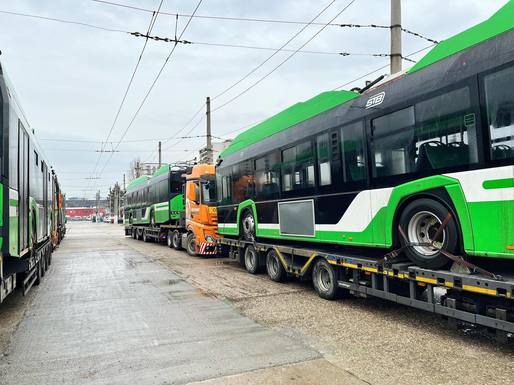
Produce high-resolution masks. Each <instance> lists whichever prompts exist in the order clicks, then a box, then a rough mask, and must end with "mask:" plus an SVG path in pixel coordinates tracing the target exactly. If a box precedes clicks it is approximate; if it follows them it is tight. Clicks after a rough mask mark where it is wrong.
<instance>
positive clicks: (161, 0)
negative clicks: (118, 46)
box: [91, 0, 164, 177]
mask: <svg viewBox="0 0 514 385" xmlns="http://www.w3.org/2000/svg"><path fill="white" fill-rule="evenodd" d="M163 2H164V0H160V2H159V6H158V8H157V11H156V12H153V13H152V17H151V19H150V24H149V26H148V34H150V33H152V31H153V28H154V26H155V22H156V21H157V17H158V16H159V12H160V10H161V7H162V4H163ZM147 45H148V39H146V40H145V43H144V44H143V47H142V49H141V52H140V53H139V57H138V59H137V62H136V65H135V67H134V69H133V71H132V75H131V76H130V80H129V82H128V85H127V87H126V89H125V92H124V94H123V98H122V99H121V103H120V105H119V106H118V110H117V111H116V115H115V117H114V121H113V122H112V125H111V128H110V129H109V133H108V134H107V138H106V140H105V143H107V142H108V141H109V138H110V137H111V134H112V131H113V130H114V127H115V126H116V123H117V122H118V118H119V116H120V113H121V110H122V109H123V105H124V104H125V101H126V100H127V96H128V93H129V91H130V88H131V87H132V84H133V82H134V78H135V76H136V73H137V71H138V69H139V65H140V64H141V60H142V59H143V55H144V53H145V51H146V47H147ZM104 149H105V145H102V150H104ZM101 159H102V152H100V153H99V155H98V158H97V160H96V163H95V166H94V168H93V172H92V173H91V176H92V177H93V176H94V174H95V173H96V170H97V169H98V165H99V163H100V160H101Z"/></svg>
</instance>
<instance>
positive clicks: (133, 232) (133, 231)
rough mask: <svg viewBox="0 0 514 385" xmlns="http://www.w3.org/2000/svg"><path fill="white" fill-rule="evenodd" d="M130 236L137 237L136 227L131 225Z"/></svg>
mask: <svg viewBox="0 0 514 385" xmlns="http://www.w3.org/2000/svg"><path fill="white" fill-rule="evenodd" d="M132 238H134V239H137V229H136V228H135V227H132Z"/></svg>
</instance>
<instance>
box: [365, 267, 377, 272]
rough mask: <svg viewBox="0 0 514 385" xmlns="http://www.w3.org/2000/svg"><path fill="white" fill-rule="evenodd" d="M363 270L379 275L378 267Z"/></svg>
mask: <svg viewBox="0 0 514 385" xmlns="http://www.w3.org/2000/svg"><path fill="white" fill-rule="evenodd" d="M362 270H365V271H369V272H370V273H378V269H377V268H376V267H363V268H362Z"/></svg>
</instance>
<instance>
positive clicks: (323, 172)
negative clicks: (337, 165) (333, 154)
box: [316, 133, 332, 186]
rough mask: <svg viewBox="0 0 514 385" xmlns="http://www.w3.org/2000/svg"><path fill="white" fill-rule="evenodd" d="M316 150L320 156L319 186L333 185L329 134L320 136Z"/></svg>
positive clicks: (317, 139)
mask: <svg viewBox="0 0 514 385" xmlns="http://www.w3.org/2000/svg"><path fill="white" fill-rule="evenodd" d="M316 149H317V155H318V173H319V185H320V186H328V185H331V184H332V173H331V170H330V153H329V149H330V146H329V141H328V133H326V134H322V135H318V137H317V138H316Z"/></svg>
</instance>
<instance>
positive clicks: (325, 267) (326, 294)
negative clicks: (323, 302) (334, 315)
mask: <svg viewBox="0 0 514 385" xmlns="http://www.w3.org/2000/svg"><path fill="white" fill-rule="evenodd" d="M312 284H313V286H314V289H315V290H316V292H317V293H318V295H319V296H320V297H321V298H324V299H328V300H332V299H335V298H337V296H338V292H339V287H338V286H337V278H336V272H335V270H334V268H333V267H332V265H330V263H328V262H327V261H326V260H325V259H318V260H317V261H316V263H315V264H314V268H313V269H312Z"/></svg>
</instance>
